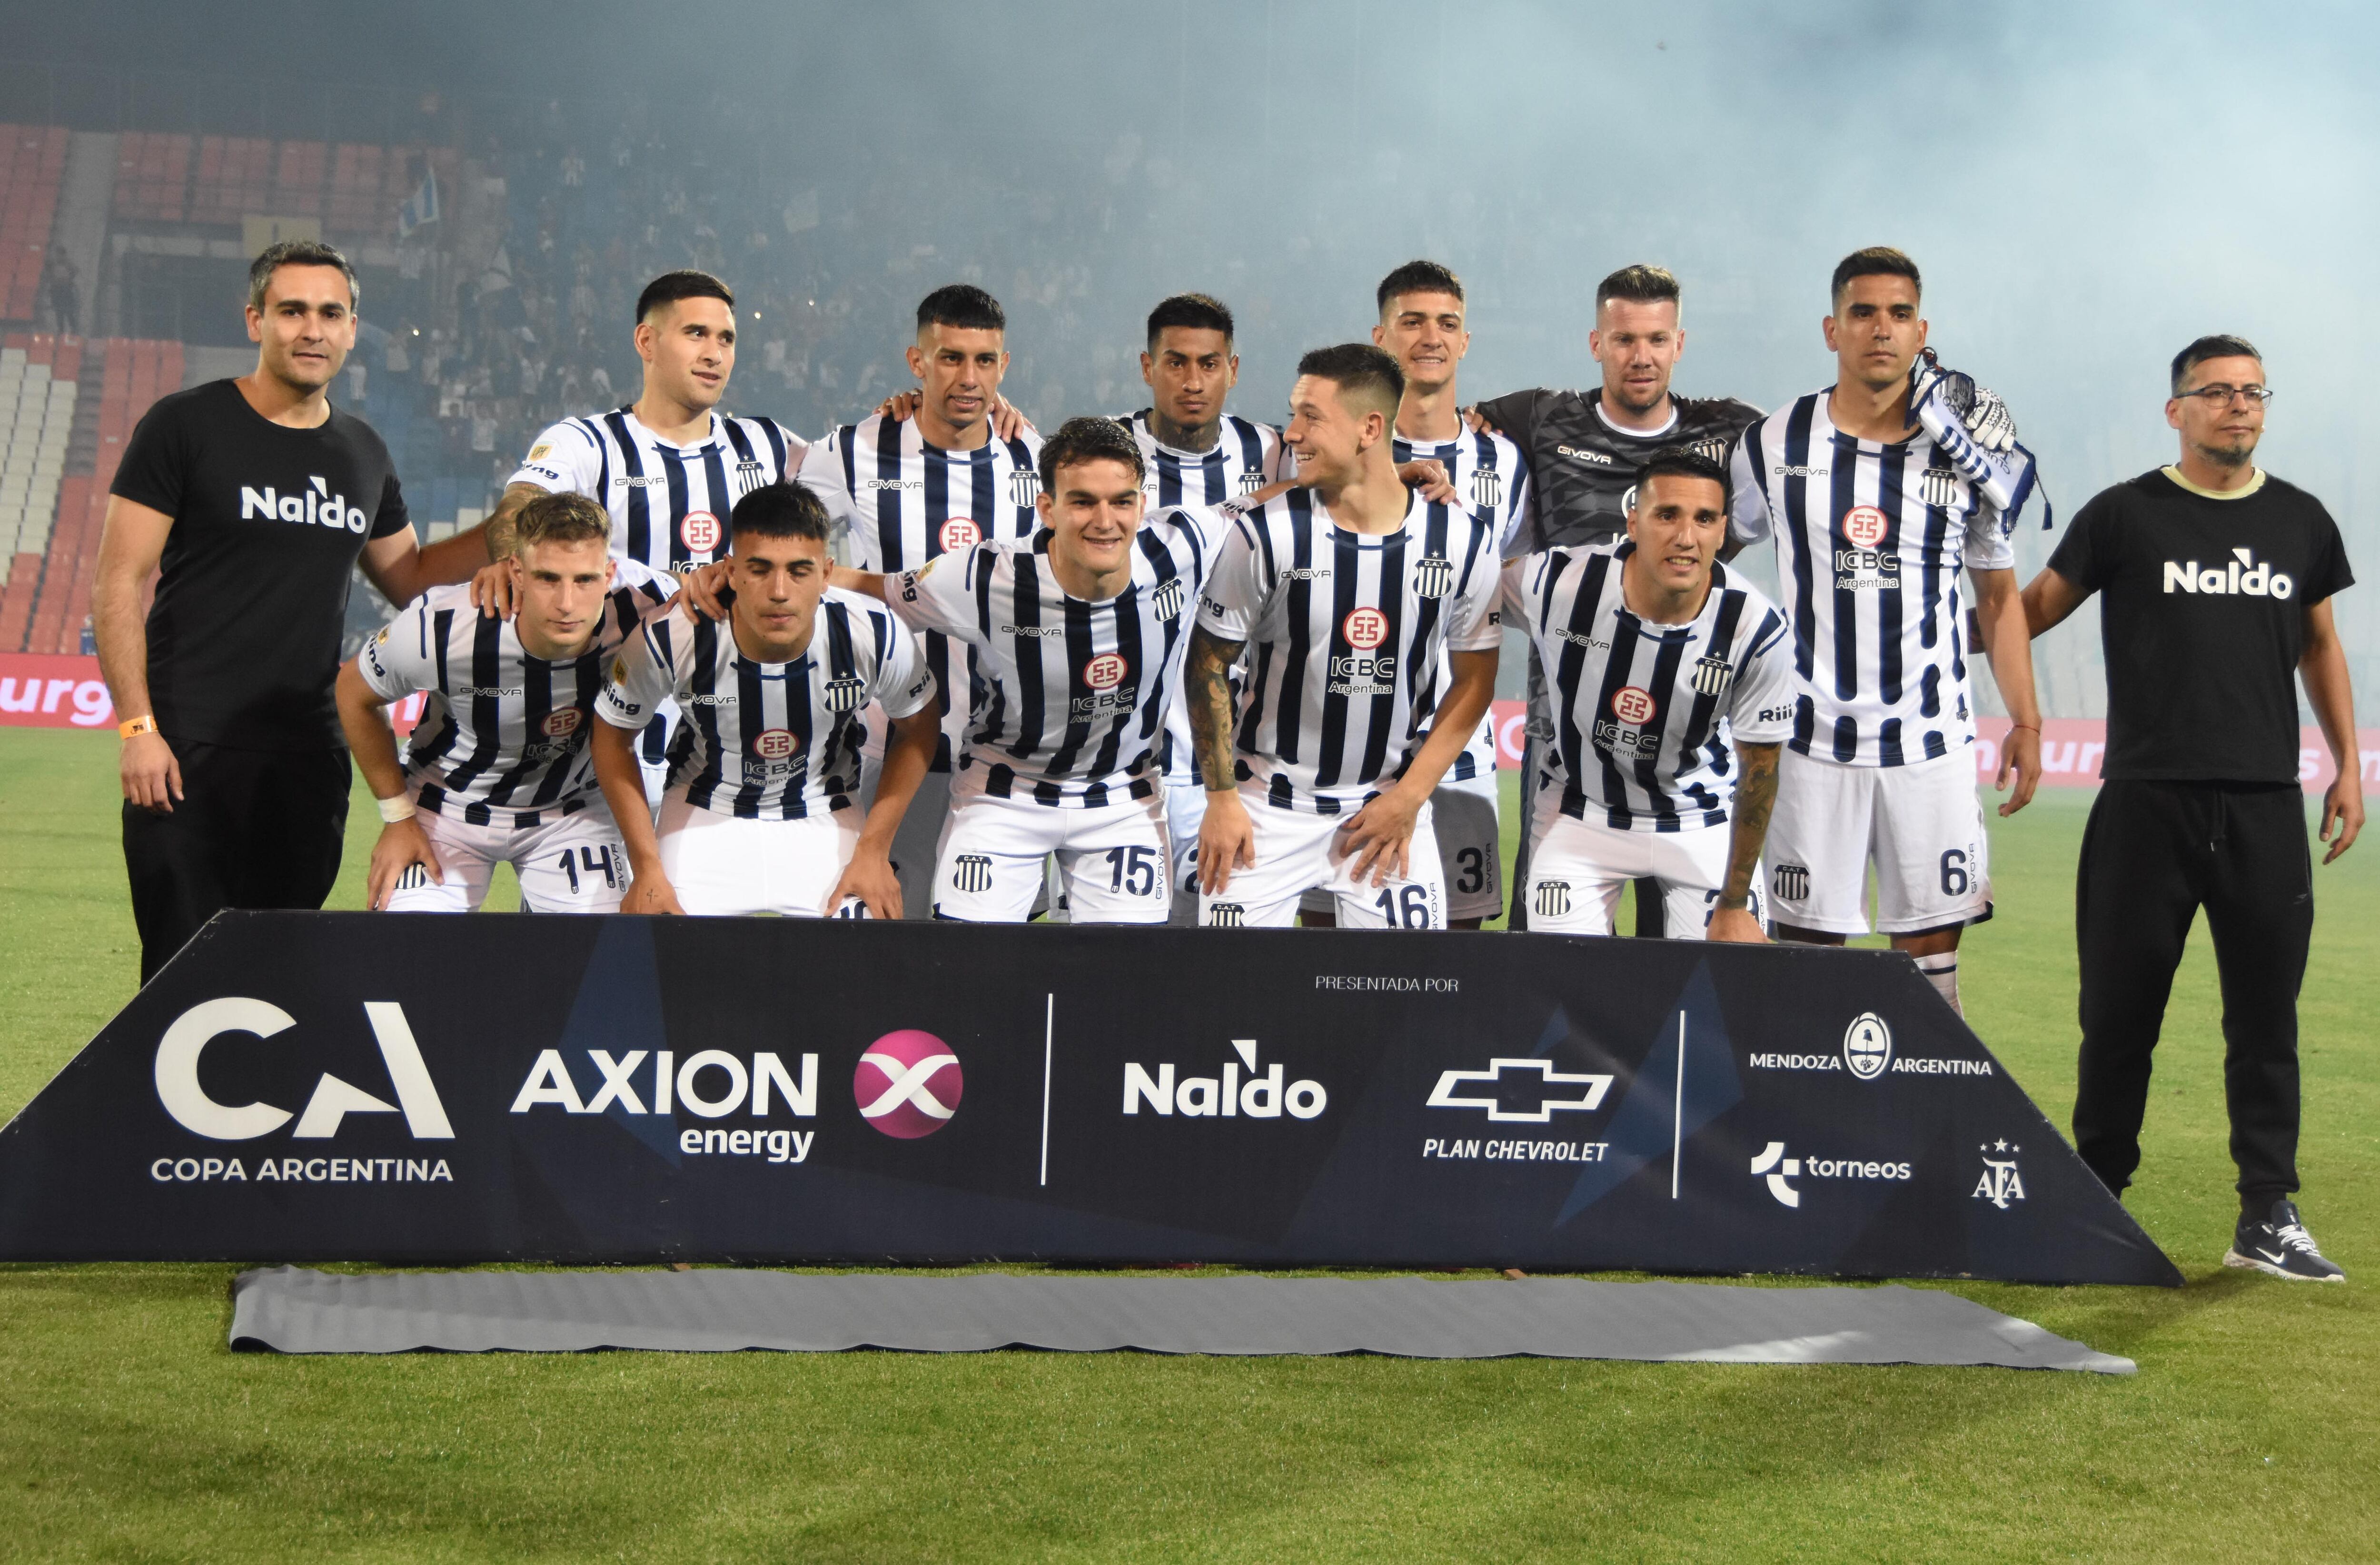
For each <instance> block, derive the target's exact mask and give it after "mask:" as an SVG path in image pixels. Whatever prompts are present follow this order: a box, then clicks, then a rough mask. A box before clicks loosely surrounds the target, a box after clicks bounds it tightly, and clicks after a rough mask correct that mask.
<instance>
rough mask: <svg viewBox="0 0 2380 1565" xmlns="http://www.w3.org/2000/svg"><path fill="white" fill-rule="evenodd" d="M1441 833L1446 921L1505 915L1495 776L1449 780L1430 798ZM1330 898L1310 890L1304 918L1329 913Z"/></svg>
mask: <svg viewBox="0 0 2380 1565" xmlns="http://www.w3.org/2000/svg"><path fill="white" fill-rule="evenodd" d="M1429 811H1430V815H1431V817H1432V819H1434V821H1435V822H1436V825H1437V830H1438V867H1439V880H1440V882H1441V883H1442V884H1443V885H1444V886H1445V887H1446V916H1447V918H1448V920H1449V921H1450V922H1451V921H1452V920H1454V919H1457V918H1479V919H1488V918H1493V917H1495V916H1496V915H1498V914H1499V913H1501V912H1503V911H1504V876H1503V865H1502V863H1501V862H1500V855H1501V854H1502V852H1503V847H1504V840H1503V834H1502V831H1501V828H1500V823H1499V822H1498V820H1497V814H1496V774H1495V773H1494V772H1492V771H1491V772H1488V773H1487V774H1486V775H1484V776H1479V777H1470V778H1465V779H1463V781H1461V782H1456V781H1453V780H1452V779H1449V780H1448V781H1446V782H1440V783H1439V785H1438V786H1437V787H1436V788H1435V789H1433V790H1432V791H1431V793H1430V795H1429ZM1335 905H1336V904H1335V902H1334V901H1333V899H1332V897H1331V894H1330V892H1325V891H1315V890H1309V891H1308V892H1306V893H1305V895H1304V896H1301V897H1299V898H1298V899H1297V910H1298V911H1299V912H1300V913H1308V914H1311V913H1329V912H1330V911H1331V909H1332V908H1333V907H1334V906H1335Z"/></svg>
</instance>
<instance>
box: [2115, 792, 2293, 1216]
mask: <svg viewBox="0 0 2380 1565" xmlns="http://www.w3.org/2000/svg"><path fill="white" fill-rule="evenodd" d="M2202 906H2203V907H2204V908H2205V909H2206V928H2207V932H2208V933H2209V934H2210V935H2211V936H2213V938H2214V941H2215V965H2216V972H2217V974H2218V975H2219V977H2220V978H2221V980H2222V988H2223V1046H2224V1047H2223V1093H2224V1099H2225V1102H2226V1104H2227V1105H2228V1108H2229V1110H2230V1116H2231V1160H2232V1161H2233V1162H2235V1163H2237V1164H2238V1165H2239V1168H2240V1183H2239V1190H2240V1197H2241V1202H2242V1206H2243V1207H2255V1208H2256V1209H2258V1210H2262V1209H2264V1207H2268V1206H2269V1205H2270V1204H2271V1203H2272V1202H2274V1201H2277V1200H2278V1199H2280V1198H2281V1197H2282V1196H2284V1195H2289V1194H2290V1193H2292V1192H2294V1191H2295V1190H2296V1189H2297V1187H2298V1171H2297V1150H2298V989H2299V986H2300V984H2301V982H2302V981H2303V980H2304V977H2305V965H2306V945H2307V941H2308V940H2309V939H2310V938H2311V937H2312V935H2313V860H2312V858H2311V856H2310V850H2309V848H2308V845H2307V839H2306V821H2305V801H2304V796H2303V795H2301V793H2300V792H2299V790H2298V789H2297V787H2296V786H2295V785H2294V784H2288V783H2283V784H2279V785H2273V784H2264V783H2246V782H2107V783H2105V784H2103V785H2102V786H2101V787H2100V789H2099V798H2098V802H2097V803H2096V804H2095V805H2093V806H2092V807H2091V823H2090V826H2089V828H2088V829H2087V830H2086V831H2084V833H2083V862H2082V867H2081V869H2080V871H2079V873H2078V874H2077V876H2076V880H2075V888H2074V923H2075V935H2076V940H2077V943H2078V945H2079V946H2080V948H2081V952H2082V968H2083V986H2082V987H2083V996H2082V1020H2083V1056H2082V1068H2081V1079H2080V1081H2079V1082H2078V1083H2077V1086H2076V1091H2075V1095H2074V1147H2075V1150H2076V1151H2078V1152H2080V1153H2081V1154H2082V1156H2083V1162H2085V1163H2086V1164H2088V1165H2089V1166H2090V1168H2091V1171H2093V1172H2094V1173H2096V1174H2097V1175H2098V1176H2099V1178H2100V1179H2101V1181H2103V1182H2104V1183H2106V1184H2107V1188H2108V1189H2110V1190H2114V1191H2119V1192H2120V1191H2121V1190H2122V1189H2123V1188H2124V1186H2125V1185H2127V1184H2129V1183H2131V1177H2132V1171H2134V1170H2135V1169H2137V1168H2139V1167H2140V1162H2141V1140H2140V1136H2141V1115H2142V1111H2143V1109H2144V1108H2145V1107H2146V1105H2147V1102H2148V1090H2149V1056H2150V1053H2151V1051H2152V1050H2154V1049H2155V1048H2156V1043H2157V1034H2158V1031H2159V1029H2160V1028H2161V1027H2162V1025H2164V1021H2165V1007H2166V1001H2167V998H2168V996H2169V995H2170V994H2171V993H2172V990H2173V974H2174V969H2175V968H2176V967H2177V966H2178V965H2180V962H2181V951H2182V942H2183V940H2185V938H2186V937H2187V936H2188V935H2189V933H2190V925H2191V920H2192V918H2193V917H2195V916H2197V912H2198V909H2199V908H2201V907H2202Z"/></svg>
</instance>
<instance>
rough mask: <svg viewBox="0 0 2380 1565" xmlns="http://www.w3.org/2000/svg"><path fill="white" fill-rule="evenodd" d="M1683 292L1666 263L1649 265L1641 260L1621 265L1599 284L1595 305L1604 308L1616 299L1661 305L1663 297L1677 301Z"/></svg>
mask: <svg viewBox="0 0 2380 1565" xmlns="http://www.w3.org/2000/svg"><path fill="white" fill-rule="evenodd" d="M1681 291H1682V290H1680V288H1679V287H1678V274H1677V273H1674V272H1672V271H1670V269H1669V268H1668V267H1666V266H1648V265H1646V264H1645V263H1644V262H1642V261H1639V262H1637V263H1636V264H1635V265H1633V266H1623V267H1621V269H1620V270H1619V271H1617V272H1615V273H1612V274H1611V275H1610V276H1609V277H1606V278H1605V279H1604V280H1603V281H1602V282H1600V283H1597V285H1595V308H1596V309H1602V308H1603V307H1604V306H1605V305H1607V304H1609V303H1610V302H1611V301H1612V300H1613V299H1625V300H1627V301H1628V302H1629V303H1630V304H1659V303H1661V302H1662V301H1663V300H1667V301H1668V302H1670V303H1671V304H1676V303H1678V302H1679V296H1680V293H1681Z"/></svg>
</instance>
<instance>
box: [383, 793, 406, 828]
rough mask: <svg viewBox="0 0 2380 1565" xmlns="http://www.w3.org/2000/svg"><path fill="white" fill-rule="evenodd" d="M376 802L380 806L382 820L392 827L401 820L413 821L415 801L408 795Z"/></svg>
mask: <svg viewBox="0 0 2380 1565" xmlns="http://www.w3.org/2000/svg"><path fill="white" fill-rule="evenodd" d="M375 802H377V803H378V804H379V806H380V818H381V819H383V820H384V821H386V822H388V823H389V824H390V825H391V826H394V825H395V824H396V823H397V822H398V821H400V820H410V819H413V800H412V798H411V797H410V796H409V795H405V794H399V795H396V797H395V798H393V799H380V800H377V801H375Z"/></svg>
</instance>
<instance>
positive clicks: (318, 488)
mask: <svg viewBox="0 0 2380 1565" xmlns="http://www.w3.org/2000/svg"><path fill="white" fill-rule="evenodd" d="M306 485H307V487H306V488H304V489H299V490H292V491H289V492H288V493H287V494H281V493H278V492H276V491H274V490H273V488H272V486H270V485H267V486H266V487H264V488H262V489H250V488H249V487H248V486H247V485H246V484H242V485H241V486H240V490H239V519H240V520H241V521H243V522H249V521H256V520H259V519H260V518H261V519H262V520H264V521H268V522H296V523H297V524H299V525H300V526H304V527H320V528H344V529H345V530H346V531H348V532H351V533H354V534H355V535H356V536H358V538H360V537H362V536H363V531H364V529H365V528H368V527H370V525H371V518H370V516H366V515H365V514H364V513H363V512H362V511H361V510H359V509H358V508H357V507H356V506H353V505H350V504H348V503H347V497H346V495H344V494H333V493H332V492H331V486H330V484H329V483H328V482H327V481H326V480H325V479H323V478H322V475H320V474H319V473H318V474H313V475H310V476H309V477H308V479H306Z"/></svg>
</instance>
